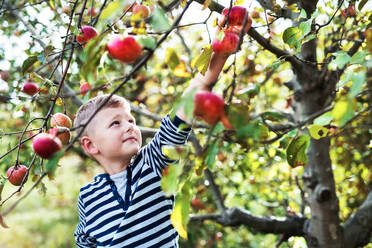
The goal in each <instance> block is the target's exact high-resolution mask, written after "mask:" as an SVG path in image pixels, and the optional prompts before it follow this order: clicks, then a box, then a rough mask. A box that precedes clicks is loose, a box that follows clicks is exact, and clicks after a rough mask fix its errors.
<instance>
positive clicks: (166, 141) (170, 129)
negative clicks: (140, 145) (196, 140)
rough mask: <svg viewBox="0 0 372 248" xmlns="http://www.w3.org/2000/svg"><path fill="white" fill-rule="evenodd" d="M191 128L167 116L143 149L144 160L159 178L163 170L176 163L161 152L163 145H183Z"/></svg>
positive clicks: (176, 118) (177, 118) (177, 119)
mask: <svg viewBox="0 0 372 248" xmlns="http://www.w3.org/2000/svg"><path fill="white" fill-rule="evenodd" d="M190 132H191V128H190V126H189V125H187V124H186V123H185V122H184V121H183V120H181V119H180V118H179V117H178V116H175V117H174V118H173V119H171V118H170V117H169V115H167V116H166V117H165V118H163V119H162V121H161V124H160V128H159V131H158V132H157V133H156V134H155V136H154V138H153V139H152V140H151V142H150V143H149V144H147V145H146V146H145V147H144V149H143V155H144V160H145V162H146V163H148V164H149V165H150V166H151V167H152V168H153V169H154V171H155V172H156V174H158V175H159V176H160V177H161V173H162V171H163V169H164V168H165V167H166V166H167V165H168V164H170V163H174V162H176V161H175V160H171V159H169V158H168V157H166V156H165V155H164V154H163V152H162V151H161V148H162V146H164V145H184V144H185V143H186V141H187V138H188V137H189V135H190Z"/></svg>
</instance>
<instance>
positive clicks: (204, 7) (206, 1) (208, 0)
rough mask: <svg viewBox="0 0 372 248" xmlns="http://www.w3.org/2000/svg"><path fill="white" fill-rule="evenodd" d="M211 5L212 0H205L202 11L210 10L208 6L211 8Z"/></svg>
mask: <svg viewBox="0 0 372 248" xmlns="http://www.w3.org/2000/svg"><path fill="white" fill-rule="evenodd" d="M210 3H211V0H205V1H204V4H203V8H202V10H205V9H206V8H208V6H209V4H210Z"/></svg>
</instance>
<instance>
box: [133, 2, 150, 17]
mask: <svg viewBox="0 0 372 248" xmlns="http://www.w3.org/2000/svg"><path fill="white" fill-rule="evenodd" d="M133 14H134V15H137V16H139V17H140V18H142V19H144V18H146V17H148V16H149V15H150V10H149V8H148V7H147V6H145V5H141V4H140V5H136V6H134V8H133Z"/></svg>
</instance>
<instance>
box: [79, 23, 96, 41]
mask: <svg viewBox="0 0 372 248" xmlns="http://www.w3.org/2000/svg"><path fill="white" fill-rule="evenodd" d="M80 33H81V34H83V35H78V36H76V41H77V42H78V43H79V44H80V45H83V46H85V45H86V44H87V42H88V41H90V40H91V39H93V38H95V37H97V35H98V33H97V30H96V29H95V28H94V27H91V26H83V27H81V29H80Z"/></svg>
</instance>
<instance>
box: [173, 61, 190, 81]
mask: <svg viewBox="0 0 372 248" xmlns="http://www.w3.org/2000/svg"><path fill="white" fill-rule="evenodd" d="M173 73H174V75H175V76H177V77H181V78H190V77H191V73H190V72H189V71H188V70H187V68H186V65H185V64H184V63H181V64H178V65H177V66H176V68H174V70H173Z"/></svg>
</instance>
